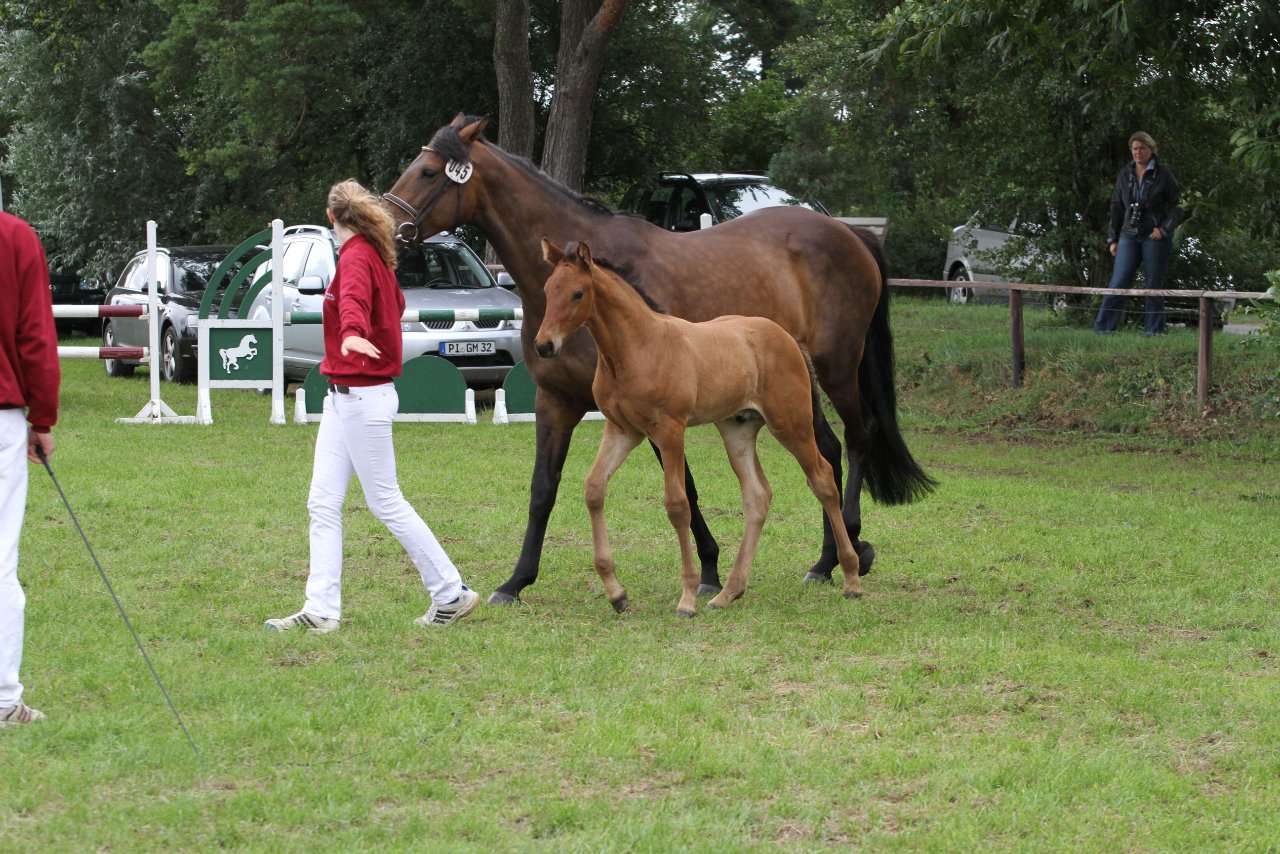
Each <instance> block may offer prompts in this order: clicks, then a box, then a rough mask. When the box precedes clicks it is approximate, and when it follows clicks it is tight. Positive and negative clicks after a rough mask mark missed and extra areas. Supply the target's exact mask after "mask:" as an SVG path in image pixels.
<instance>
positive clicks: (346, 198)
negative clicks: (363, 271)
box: [329, 180, 396, 270]
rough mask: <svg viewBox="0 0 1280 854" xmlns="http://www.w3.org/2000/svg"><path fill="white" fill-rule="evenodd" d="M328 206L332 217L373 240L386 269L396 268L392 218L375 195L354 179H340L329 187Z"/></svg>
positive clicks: (367, 238)
mask: <svg viewBox="0 0 1280 854" xmlns="http://www.w3.org/2000/svg"><path fill="white" fill-rule="evenodd" d="M329 210H330V211H332V212H333V218H334V220H335V221H337V222H340V223H342V224H343V225H344V226H346V227H347V228H349V229H351V230H353V231H355V232H357V233H359V234H363V235H364V237H365V239H366V240H368V241H369V242H370V243H372V244H373V248H374V249H377V250H378V255H379V256H381V258H382V262H383V263H384V264H386V265H387V269H388V270H394V269H395V268H396V241H395V220H393V219H392V218H391V214H390V213H388V212H387V210H386V208H384V207H383V206H382V201H381V200H380V199H379V198H378V197H377V196H375V195H374V194H373V193H371V192H369V191H368V190H366V189H365V188H364V187H362V186H361V185H360V183H359V182H357V181H354V180H346V181H339V182H338V183H337V184H334V185H333V187H332V188H330V190H329Z"/></svg>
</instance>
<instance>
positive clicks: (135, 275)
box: [102, 246, 234, 383]
mask: <svg viewBox="0 0 1280 854" xmlns="http://www.w3.org/2000/svg"><path fill="white" fill-rule="evenodd" d="M233 248H234V247H231V246H174V247H167V248H166V247H160V248H157V249H156V277H157V279H158V280H159V285H160V292H159V298H160V352H159V358H158V359H154V358H153V360H152V365H153V366H154V365H157V364H158V365H159V367H160V377H161V379H163V380H165V381H166V382H181V383H190V382H195V379H196V372H197V363H196V338H197V331H198V328H197V325H196V321H197V320H198V319H199V315H200V300H201V299H202V298H203V297H204V291H205V287H206V286H207V285H208V284H209V279H210V278H211V277H212V276H213V272H214V270H216V269H217V268H218V265H219V264H221V263H222V262H223V261H224V260H225V259H226V257H227V254H228V253H229V252H230V251H231V250H232V249H233ZM148 293H149V288H148V282H147V253H146V250H143V251H141V252H139V253H137V254H136V255H134V256H133V258H132V259H130V261H129V263H128V264H126V265H125V267H124V270H123V272H121V273H120V278H119V279H117V280H116V284H115V287H113V288H112V289H111V290H109V291H107V295H106V299H105V303H106V304H107V305H142V306H145V305H146V304H147V299H148ZM102 343H103V345H104V346H106V347H148V346H150V341H149V333H148V327H147V318H146V317H145V316H144V317H113V318H110V319H108V320H107V321H105V322H104V323H103V324H102ZM139 364H140V362H138V361H137V360H128V359H105V360H103V362H102V365H103V368H104V369H105V370H106V372H107V376H109V377H127V376H131V375H132V374H133V371H134V368H136V367H137V366H138V365H139Z"/></svg>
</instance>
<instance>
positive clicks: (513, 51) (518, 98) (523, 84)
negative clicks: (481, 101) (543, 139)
mask: <svg viewBox="0 0 1280 854" xmlns="http://www.w3.org/2000/svg"><path fill="white" fill-rule="evenodd" d="M493 66H494V71H495V73H496V75H497V78H498V146H499V147H501V148H503V149H505V150H506V151H509V152H511V153H512V154H518V155H520V156H521V157H531V156H533V131H534V103H533V65H532V63H531V62H530V60H529V0H497V6H496V8H495V10H494V26H493Z"/></svg>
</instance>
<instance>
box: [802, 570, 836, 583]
mask: <svg viewBox="0 0 1280 854" xmlns="http://www.w3.org/2000/svg"><path fill="white" fill-rule="evenodd" d="M804 583H805V584H833V583H834V582H833V581H832V580H831V574H830V573H828V574H826V575H823V574H822V573H821V572H814V571H813V570H809V571H808V572H806V573H805V574H804Z"/></svg>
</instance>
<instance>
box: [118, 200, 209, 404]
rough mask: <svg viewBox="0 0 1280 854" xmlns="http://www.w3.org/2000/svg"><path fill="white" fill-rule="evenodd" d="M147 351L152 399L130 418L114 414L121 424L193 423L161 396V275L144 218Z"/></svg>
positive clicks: (150, 225)
mask: <svg viewBox="0 0 1280 854" xmlns="http://www.w3.org/2000/svg"><path fill="white" fill-rule="evenodd" d="M147 284H148V287H147V325H148V327H149V329H148V330H147V332H148V343H149V344H150V346H149V347H147V351H148V353H149V354H150V359H149V360H148V363H147V365H148V366H147V373H148V374H149V375H150V379H151V399H150V400H149V401H147V403H146V405H145V406H143V407H142V409H140V410H139V411H138V414H137V415H135V416H134V417H133V418H117V419H116V421H117V422H118V423H121V424H166V423H167V424H195V423H196V419H195V417H194V416H191V415H179V414H178V413H176V412H174V411H173V410H172V409H170V408H169V405H168V404H166V403H165V402H164V401H163V400H161V399H160V366H159V365H158V364H157V362H156V354H157V353H159V352H160V278H159V276H157V275H156V223H155V220H147Z"/></svg>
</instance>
